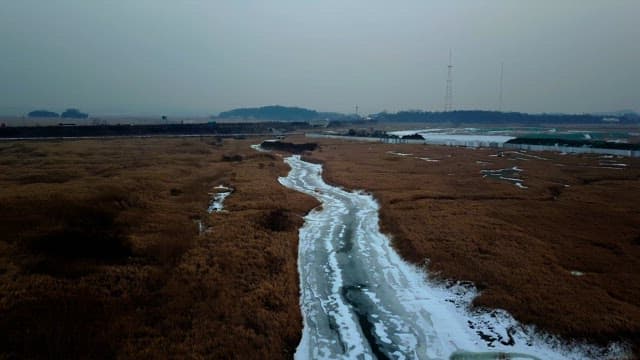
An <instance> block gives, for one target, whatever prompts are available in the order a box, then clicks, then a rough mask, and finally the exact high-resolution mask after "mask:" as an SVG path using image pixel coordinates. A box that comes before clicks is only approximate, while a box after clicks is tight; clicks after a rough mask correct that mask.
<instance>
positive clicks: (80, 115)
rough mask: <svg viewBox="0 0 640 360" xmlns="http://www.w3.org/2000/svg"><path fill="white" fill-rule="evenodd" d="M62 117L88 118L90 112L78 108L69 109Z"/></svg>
mask: <svg viewBox="0 0 640 360" xmlns="http://www.w3.org/2000/svg"><path fill="white" fill-rule="evenodd" d="M60 117H62V118H69V119H86V118H88V117H89V114H85V113H83V112H80V110H78V109H67V110H65V112H63V113H62V115H60Z"/></svg>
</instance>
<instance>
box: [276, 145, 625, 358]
mask: <svg viewBox="0 0 640 360" xmlns="http://www.w3.org/2000/svg"><path fill="white" fill-rule="evenodd" d="M285 161H286V162H287V163H288V164H289V165H290V166H291V171H290V173H289V174H288V176H287V177H281V178H280V179H279V181H280V183H281V184H283V185H284V186H286V187H289V188H291V189H294V190H297V191H300V192H303V193H306V194H309V195H311V196H314V197H315V198H317V199H318V200H319V201H320V202H321V203H322V206H321V207H320V208H318V209H316V210H314V211H312V212H310V213H309V214H308V215H307V216H306V218H305V224H304V226H303V227H302V228H301V229H300V234H299V235H300V243H299V250H298V271H299V275H300V287H301V294H300V305H301V308H302V314H303V319H304V330H303V334H302V339H301V341H300V344H299V346H298V348H297V351H296V354H295V358H296V359H375V358H379V359H384V358H392V359H468V358H473V359H494V358H501V359H503V358H511V359H536V358H539V359H574V358H576V359H577V358H580V359H582V358H585V357H587V358H588V357H590V354H589V353H587V351H589V350H594V349H595V348H591V347H588V346H573V347H566V346H565V347H562V346H559V345H557V344H556V343H557V340H554V339H553V338H552V337H542V336H540V335H535V334H534V333H533V331H532V330H531V329H529V328H527V327H523V326H521V325H519V324H518V323H517V322H516V321H515V320H513V318H512V317H511V316H509V314H507V313H506V312H504V311H500V310H496V311H492V312H486V311H485V312H472V311H470V310H469V307H468V306H469V303H470V301H471V300H472V299H473V297H474V296H475V295H476V293H475V291H474V290H473V288H471V287H469V286H467V287H465V286H462V285H455V286H445V285H439V284H435V283H433V282H431V281H429V280H428V279H427V278H426V275H425V272H424V271H423V270H422V269H419V268H416V267H414V266H412V265H410V264H408V263H407V262H405V261H403V260H402V259H401V258H400V257H399V256H398V254H397V253H396V252H395V251H394V250H393V248H391V246H390V241H389V238H388V237H387V236H385V235H383V234H382V233H380V230H379V226H378V204H377V202H376V201H375V200H374V198H373V197H372V196H370V195H368V194H365V193H362V192H348V191H345V190H343V189H340V188H337V187H333V186H329V185H327V184H326V183H325V182H324V181H323V179H322V167H321V165H318V164H311V163H308V162H304V161H302V160H301V159H300V157H299V156H292V157H288V158H286V160H285ZM596 350H597V349H596ZM614 350H615V349H614ZM600 355H602V353H600Z"/></svg>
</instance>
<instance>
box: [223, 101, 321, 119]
mask: <svg viewBox="0 0 640 360" xmlns="http://www.w3.org/2000/svg"><path fill="white" fill-rule="evenodd" d="M318 116H319V114H318V112H317V111H315V110H309V109H304V108H299V107H287V106H280V105H271V106H263V107H257V108H239V109H233V110H230V111H225V112H221V113H220V114H219V115H218V118H241V119H255V120H268V121H310V120H314V119H316V118H318Z"/></svg>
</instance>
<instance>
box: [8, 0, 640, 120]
mask: <svg viewBox="0 0 640 360" xmlns="http://www.w3.org/2000/svg"><path fill="white" fill-rule="evenodd" d="M638 14H640V2H638V1H635V0H624V1H623V0H621V1H613V2H603V1H594V0H589V1H581V2H573V1H562V2H555V1H553V2H552V1H537V2H527V3H525V2H513V1H507V0H504V1H456V2H445V1H422V0H407V1H404V2H402V3H401V4H398V3H387V2H384V1H379V0H374V1H364V0H358V1H350V2H340V1H337V0H330V1H325V2H322V3H309V2H299V1H294V0H286V1H285V0H278V1H272V2H268V3H266V2H259V1H250V0H244V1H237V2H211V1H198V0H183V1H175V0H171V1H170V0H154V1H151V0H136V1H124V0H114V1H110V2H86V1H81V0H61V1H57V2H55V3H50V2H43V1H38V0H23V1H20V2H16V1H7V2H5V3H4V4H3V11H2V12H1V13H0V44H2V48H3V60H2V61H0V78H1V79H2V81H1V82H0V115H22V114H25V113H26V112H28V111H31V110H36V109H47V110H52V111H57V112H61V111H63V110H64V109H66V108H69V107H76V108H79V109H81V110H82V111H85V112H89V113H90V114H92V115H97V116H100V115H102V116H106V115H115V114H121V115H127V116H153V115H159V114H167V115H186V116H206V115H212V114H217V113H219V112H221V111H226V110H230V109H232V108H237V107H258V106H264V105H274V104H279V105H287V106H299V107H305V108H310V109H314V110H318V111H335V112H342V113H350V112H353V111H354V107H355V105H358V106H359V109H360V113H362V114H369V113H377V112H380V111H383V110H387V111H398V110H407V109H420V110H431V111H440V110H442V109H443V106H444V93H445V82H446V77H447V63H448V56H449V50H451V51H452V52H453V66H454V67H453V107H454V109H461V110H468V109H480V110H496V109H497V108H498V103H499V100H498V99H499V95H498V94H499V78H500V64H501V63H504V83H503V84H504V87H503V89H504V100H503V107H502V110H504V111H520V112H529V113H543V112H546V113H594V112H609V111H617V110H623V109H630V110H634V111H637V112H638V111H640V91H638V90H637V87H638V84H640V47H638V46H637V39H638V38H640V27H639V26H637V21H638V19H639V18H640V17H639V16H638Z"/></svg>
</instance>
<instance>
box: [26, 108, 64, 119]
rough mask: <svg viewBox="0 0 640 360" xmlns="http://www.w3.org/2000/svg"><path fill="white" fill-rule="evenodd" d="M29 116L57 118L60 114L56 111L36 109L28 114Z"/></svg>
mask: <svg viewBox="0 0 640 360" xmlns="http://www.w3.org/2000/svg"><path fill="white" fill-rule="evenodd" d="M28 116H29V117H32V118H57V117H60V115H59V114H58V113H56V112H53V111H49V110H34V111H32V112H30V113H29V114H28Z"/></svg>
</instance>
